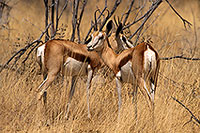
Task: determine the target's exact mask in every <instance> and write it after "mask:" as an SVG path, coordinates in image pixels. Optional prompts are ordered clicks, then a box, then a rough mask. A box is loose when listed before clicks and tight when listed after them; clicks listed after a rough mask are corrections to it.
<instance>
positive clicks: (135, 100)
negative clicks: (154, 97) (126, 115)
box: [132, 85, 138, 123]
mask: <svg viewBox="0 0 200 133" xmlns="http://www.w3.org/2000/svg"><path fill="white" fill-rule="evenodd" d="M137 92H138V86H134V85H133V100H132V103H133V104H134V114H135V120H136V123H137V121H138V120H137Z"/></svg>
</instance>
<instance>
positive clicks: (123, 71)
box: [87, 21, 160, 116]
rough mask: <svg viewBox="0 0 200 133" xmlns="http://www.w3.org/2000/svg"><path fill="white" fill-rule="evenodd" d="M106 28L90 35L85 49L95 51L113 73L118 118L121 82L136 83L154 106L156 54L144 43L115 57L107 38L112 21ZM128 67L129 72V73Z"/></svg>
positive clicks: (157, 57) (157, 60) (157, 64)
mask: <svg viewBox="0 0 200 133" xmlns="http://www.w3.org/2000/svg"><path fill="white" fill-rule="evenodd" d="M106 27H107V29H106V32H103V31H96V32H94V33H93V34H92V40H91V41H90V43H88V45H87V47H88V50H89V51H96V52H97V53H98V54H99V56H100V57H101V58H102V60H103V62H104V63H105V64H106V65H108V67H109V68H111V69H112V70H113V72H114V73H115V76H116V77H115V80H116V86H117V91H118V98H119V101H118V109H119V110H118V112H119V116H120V107H121V87H122V82H131V83H132V84H134V83H136V86H138V87H139V88H140V90H141V91H142V93H143V94H144V95H145V92H146V93H147V95H148V98H149V99H150V100H151V103H152V105H154V96H155V91H156V85H157V77H158V71H159V65H160V59H159V56H158V53H157V52H156V50H154V48H153V47H152V46H151V45H150V44H148V43H145V42H144V43H141V44H139V45H137V46H136V47H134V48H129V49H127V50H124V51H123V52H122V53H121V54H118V55H117V54H115V53H114V51H113V50H112V48H111V46H110V43H109V40H108V36H107V35H108V33H109V32H110V30H111V29H112V21H109V22H108V24H107V26H106ZM130 67H131V71H130V72H129V70H130V69H129V68H130ZM127 68H128V69H127ZM127 70H128V71H127ZM129 76H130V78H129ZM134 78H135V79H134ZM132 79H134V80H132ZM146 81H147V83H150V89H149V88H147V84H146ZM136 91H137V87H136ZM145 96H146V95H145Z"/></svg>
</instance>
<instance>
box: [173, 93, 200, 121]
mask: <svg viewBox="0 0 200 133" xmlns="http://www.w3.org/2000/svg"><path fill="white" fill-rule="evenodd" d="M172 99H173V100H175V101H176V102H177V103H179V104H180V105H181V106H183V107H184V108H185V109H186V110H187V111H188V112H189V113H190V114H191V120H192V119H194V120H195V121H196V122H197V123H198V124H200V120H199V119H198V118H197V117H196V116H194V114H193V113H192V111H190V109H188V108H187V107H186V106H185V105H184V104H183V103H181V102H180V101H179V100H177V99H176V98H174V97H172ZM191 120H190V121H191Z"/></svg>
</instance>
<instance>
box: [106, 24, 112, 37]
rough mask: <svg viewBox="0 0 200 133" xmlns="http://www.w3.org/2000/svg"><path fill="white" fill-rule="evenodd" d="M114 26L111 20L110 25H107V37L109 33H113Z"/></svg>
mask: <svg viewBox="0 0 200 133" xmlns="http://www.w3.org/2000/svg"><path fill="white" fill-rule="evenodd" d="M112 25H113V21H112V20H110V21H109V22H108V24H107V25H106V35H108V34H109V32H110V31H111V29H112Z"/></svg>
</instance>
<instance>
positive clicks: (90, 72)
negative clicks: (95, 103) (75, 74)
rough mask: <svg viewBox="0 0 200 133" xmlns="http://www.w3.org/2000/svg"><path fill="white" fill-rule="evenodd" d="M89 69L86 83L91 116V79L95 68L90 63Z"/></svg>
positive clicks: (89, 115)
mask: <svg viewBox="0 0 200 133" xmlns="http://www.w3.org/2000/svg"><path fill="white" fill-rule="evenodd" d="M87 70H88V79H87V83H86V91H87V107H88V118H90V117H91V114H90V87H91V81H92V78H93V70H92V68H91V66H90V65H88V68H87Z"/></svg>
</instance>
